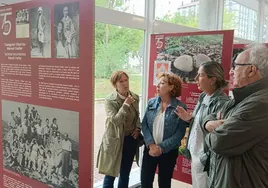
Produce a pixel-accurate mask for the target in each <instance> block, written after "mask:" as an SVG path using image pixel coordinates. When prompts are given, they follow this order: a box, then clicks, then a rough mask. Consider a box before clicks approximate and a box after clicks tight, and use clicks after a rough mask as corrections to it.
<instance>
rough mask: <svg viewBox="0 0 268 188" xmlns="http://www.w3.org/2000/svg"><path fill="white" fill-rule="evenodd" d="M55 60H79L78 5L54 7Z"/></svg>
mask: <svg viewBox="0 0 268 188" xmlns="http://www.w3.org/2000/svg"><path fill="white" fill-rule="evenodd" d="M54 11H55V12H54V32H55V33H54V36H55V37H54V52H55V58H66V59H73V58H79V52H80V50H79V46H80V42H79V38H80V36H79V3H78V2H75V3H68V4H60V5H55V9H54Z"/></svg>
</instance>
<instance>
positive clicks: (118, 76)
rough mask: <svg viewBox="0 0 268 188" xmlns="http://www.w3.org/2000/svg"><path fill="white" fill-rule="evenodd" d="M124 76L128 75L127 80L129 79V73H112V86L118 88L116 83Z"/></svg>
mask: <svg viewBox="0 0 268 188" xmlns="http://www.w3.org/2000/svg"><path fill="white" fill-rule="evenodd" d="M123 74H124V75H126V77H127V78H129V77H128V75H127V73H126V72H124V71H114V72H113V73H112V75H111V77H110V82H111V84H112V85H113V86H114V87H115V86H116V82H117V81H118V80H119V79H120V78H121V76H122V75H123Z"/></svg>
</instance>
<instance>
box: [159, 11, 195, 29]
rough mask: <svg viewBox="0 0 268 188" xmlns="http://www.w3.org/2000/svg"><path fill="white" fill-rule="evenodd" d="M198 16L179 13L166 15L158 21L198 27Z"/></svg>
mask: <svg viewBox="0 0 268 188" xmlns="http://www.w3.org/2000/svg"><path fill="white" fill-rule="evenodd" d="M197 18H198V15H197V14H196V13H195V12H190V13H189V15H188V16H183V15H181V13H180V12H176V13H174V14H167V15H165V16H164V17H163V18H158V19H159V20H162V21H166V22H170V23H174V24H179V25H184V26H187V27H194V28H197V27H198V19H197Z"/></svg>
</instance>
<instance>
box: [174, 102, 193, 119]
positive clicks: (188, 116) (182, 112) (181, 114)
mask: <svg viewBox="0 0 268 188" xmlns="http://www.w3.org/2000/svg"><path fill="white" fill-rule="evenodd" d="M175 113H176V114H177V116H179V117H180V118H181V119H182V120H183V121H186V122H189V121H190V120H191V119H192V113H188V112H187V111H186V110H185V109H184V108H183V107H181V106H177V108H176V111H175Z"/></svg>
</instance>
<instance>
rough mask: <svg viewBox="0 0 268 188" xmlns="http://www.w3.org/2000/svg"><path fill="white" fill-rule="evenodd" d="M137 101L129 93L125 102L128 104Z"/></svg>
mask: <svg viewBox="0 0 268 188" xmlns="http://www.w3.org/2000/svg"><path fill="white" fill-rule="evenodd" d="M134 101H135V99H134V98H133V97H132V96H131V95H129V96H128V97H127V98H126V99H125V103H126V104H128V105H131V103H133V102H134Z"/></svg>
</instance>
